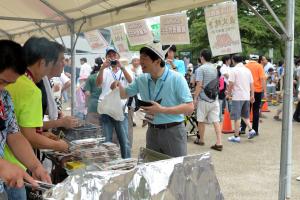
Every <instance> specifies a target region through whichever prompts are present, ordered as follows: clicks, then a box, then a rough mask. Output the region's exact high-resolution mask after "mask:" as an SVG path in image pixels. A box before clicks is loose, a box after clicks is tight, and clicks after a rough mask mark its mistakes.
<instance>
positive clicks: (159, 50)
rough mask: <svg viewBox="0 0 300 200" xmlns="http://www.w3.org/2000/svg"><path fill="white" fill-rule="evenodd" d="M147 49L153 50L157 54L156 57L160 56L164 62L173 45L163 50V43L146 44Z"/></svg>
mask: <svg viewBox="0 0 300 200" xmlns="http://www.w3.org/2000/svg"><path fill="white" fill-rule="evenodd" d="M146 47H147V48H149V49H151V50H152V51H153V52H154V53H156V55H158V56H159V57H160V58H161V59H162V60H165V56H166V54H167V53H168V50H169V49H170V47H171V45H170V47H168V48H167V49H165V50H163V49H162V45H161V43H150V44H146Z"/></svg>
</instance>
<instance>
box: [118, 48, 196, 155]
mask: <svg viewBox="0 0 300 200" xmlns="http://www.w3.org/2000/svg"><path fill="white" fill-rule="evenodd" d="M166 51H167V50H166ZM166 51H163V50H162V46H161V44H159V43H156V44H151V45H146V47H143V48H141V50H140V62H141V66H142V70H143V73H144V74H142V75H140V76H139V77H137V78H136V79H135V81H134V82H133V83H132V84H130V85H129V86H128V87H126V88H123V86H122V84H119V82H118V81H116V82H114V83H113V85H112V88H114V87H117V86H119V88H120V95H121V98H127V97H128V96H129V97H130V96H134V95H136V94H138V93H139V94H140V96H141V99H142V100H143V101H148V102H151V103H152V106H149V107H141V108H142V109H144V111H145V112H146V115H147V116H148V117H147V118H148V119H150V120H149V124H148V130H147V138H146V147H147V148H149V149H152V150H154V151H157V152H161V153H164V154H167V155H169V156H172V157H177V156H185V155H186V154H187V138H186V129H185V126H184V124H183V123H182V122H183V120H184V114H190V113H192V112H193V110H194V105H193V99H192V95H191V93H190V90H189V87H188V85H187V82H186V80H185V79H184V77H183V76H181V75H180V74H178V73H176V72H174V71H173V70H170V69H169V68H167V67H165V63H164V58H165V55H166ZM159 101H160V103H156V102H159ZM151 119H152V120H151Z"/></svg>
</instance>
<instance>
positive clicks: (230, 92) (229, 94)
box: [227, 81, 234, 98]
mask: <svg viewBox="0 0 300 200" xmlns="http://www.w3.org/2000/svg"><path fill="white" fill-rule="evenodd" d="M233 84H234V83H233V82H232V81H229V84H228V87H227V93H228V97H229V98H230V97H231V96H232V89H233Z"/></svg>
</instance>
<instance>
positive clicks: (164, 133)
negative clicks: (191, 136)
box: [146, 123, 187, 157]
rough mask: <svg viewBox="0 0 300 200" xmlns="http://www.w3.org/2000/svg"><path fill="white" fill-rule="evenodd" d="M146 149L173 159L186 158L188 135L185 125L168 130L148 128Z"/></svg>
mask: <svg viewBox="0 0 300 200" xmlns="http://www.w3.org/2000/svg"><path fill="white" fill-rule="evenodd" d="M146 147H147V148H148V149H151V150H154V151H157V152H160V153H163V154H166V155H168V156H171V157H179V156H186V155H187V135H186V129H185V126H184V124H183V123H181V124H179V125H177V126H173V127H171V128H168V129H157V128H151V127H148V130H147V136H146Z"/></svg>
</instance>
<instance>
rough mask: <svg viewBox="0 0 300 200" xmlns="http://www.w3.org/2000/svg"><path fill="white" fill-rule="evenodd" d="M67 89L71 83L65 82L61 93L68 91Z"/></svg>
mask: <svg viewBox="0 0 300 200" xmlns="http://www.w3.org/2000/svg"><path fill="white" fill-rule="evenodd" d="M69 87H71V81H68V82H66V83H65V84H64V85H63V87H62V89H61V91H65V90H66V89H68V88H69Z"/></svg>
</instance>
